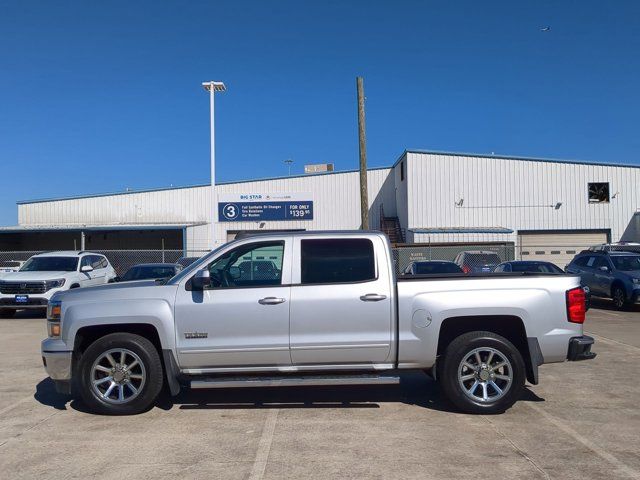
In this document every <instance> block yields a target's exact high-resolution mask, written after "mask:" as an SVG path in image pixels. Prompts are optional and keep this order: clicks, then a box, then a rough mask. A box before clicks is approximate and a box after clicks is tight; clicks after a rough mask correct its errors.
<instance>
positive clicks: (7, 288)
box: [0, 282, 47, 295]
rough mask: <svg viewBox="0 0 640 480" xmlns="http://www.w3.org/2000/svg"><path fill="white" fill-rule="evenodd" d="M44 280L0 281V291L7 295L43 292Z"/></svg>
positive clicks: (44, 288)
mask: <svg viewBox="0 0 640 480" xmlns="http://www.w3.org/2000/svg"><path fill="white" fill-rule="evenodd" d="M46 291H47V290H46V287H45V283H44V282H2V283H0V293H4V294H7V295H36V294H39V293H40V294H41V293H45V292H46Z"/></svg>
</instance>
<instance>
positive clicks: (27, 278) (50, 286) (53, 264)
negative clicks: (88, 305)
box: [0, 251, 116, 318]
mask: <svg viewBox="0 0 640 480" xmlns="http://www.w3.org/2000/svg"><path fill="white" fill-rule="evenodd" d="M115 277H116V272H115V270H114V269H113V267H112V266H111V264H110V263H109V260H107V258H106V257H105V256H104V255H99V254H97V253H91V252H84V251H83V252H76V251H64V252H50V253H42V254H40V255H34V256H33V257H31V258H30V259H29V260H27V261H26V262H25V263H24V265H22V267H21V268H20V270H19V271H17V272H11V273H7V274H6V275H5V276H4V277H2V278H1V279H0V317H5V318H6V317H12V316H13V315H14V313H15V312H16V311H17V310H20V309H25V308H27V309H34V308H40V309H42V308H46V306H47V303H48V302H49V299H50V298H51V297H52V296H53V295H54V294H55V293H57V292H60V291H65V290H70V289H74V288H80V287H90V286H96V285H103V284H105V283H109V282H111V281H113V279H114V278H115Z"/></svg>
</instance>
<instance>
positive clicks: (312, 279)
mask: <svg viewBox="0 0 640 480" xmlns="http://www.w3.org/2000/svg"><path fill="white" fill-rule="evenodd" d="M301 243H302V247H301V257H302V283H303V284H312V283H350V282H363V281H366V280H374V279H375V278H376V269H375V257H374V254H373V243H371V240H368V239H366V238H346V239H327V240H324V239H323V240H302V242H301Z"/></svg>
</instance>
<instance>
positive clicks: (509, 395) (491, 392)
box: [438, 331, 526, 414]
mask: <svg viewBox="0 0 640 480" xmlns="http://www.w3.org/2000/svg"><path fill="white" fill-rule="evenodd" d="M442 362H443V363H442V366H441V369H440V372H439V374H440V375H439V378H438V380H439V381H440V383H441V385H442V389H443V390H444V393H445V394H446V396H447V397H448V398H449V400H451V402H452V403H453V404H454V405H455V406H456V407H458V408H459V409H460V410H462V411H463V412H466V413H475V414H491V413H501V412H504V411H505V410H507V409H508V408H510V407H511V406H512V405H513V404H514V403H515V402H516V400H518V398H519V397H520V394H521V392H522V389H523V388H524V381H525V377H526V372H525V365H524V361H523V360H522V355H521V354H520V352H519V351H518V349H517V348H516V347H515V346H514V345H513V343H511V342H510V341H509V340H507V339H506V338H504V337H502V336H500V335H497V334H495V333H492V332H483V331H479V332H469V333H465V334H463V335H460V336H459V337H457V338H456V339H455V340H453V341H452V342H451V343H450V344H449V345H448V346H447V348H446V350H445V352H444V355H443V359H442Z"/></svg>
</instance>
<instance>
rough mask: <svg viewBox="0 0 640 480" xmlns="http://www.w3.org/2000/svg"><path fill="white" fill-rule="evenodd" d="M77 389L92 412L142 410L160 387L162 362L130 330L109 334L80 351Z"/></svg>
mask: <svg viewBox="0 0 640 480" xmlns="http://www.w3.org/2000/svg"><path fill="white" fill-rule="evenodd" d="M78 373H79V382H78V383H79V390H80V394H81V396H82V399H83V400H84V402H85V403H86V405H87V406H88V407H89V409H90V410H91V411H93V412H95V413H102V414H106V415H132V414H136V413H141V412H144V411H145V410H147V409H149V408H150V407H151V406H152V405H153V404H154V403H155V401H156V399H157V397H158V395H159V393H160V390H161V389H162V383H163V375H162V362H161V360H160V355H159V354H158V350H157V349H156V347H155V346H154V345H153V343H151V342H150V341H149V340H147V339H146V338H144V337H141V336H140V335H135V334H132V333H112V334H110V335H105V336H104V337H101V338H99V339H98V340H96V341H95V342H93V343H92V344H91V345H90V346H89V348H87V350H86V351H85V352H84V353H83V354H82V357H81V359H80V365H79V369H78Z"/></svg>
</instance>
